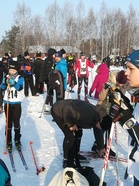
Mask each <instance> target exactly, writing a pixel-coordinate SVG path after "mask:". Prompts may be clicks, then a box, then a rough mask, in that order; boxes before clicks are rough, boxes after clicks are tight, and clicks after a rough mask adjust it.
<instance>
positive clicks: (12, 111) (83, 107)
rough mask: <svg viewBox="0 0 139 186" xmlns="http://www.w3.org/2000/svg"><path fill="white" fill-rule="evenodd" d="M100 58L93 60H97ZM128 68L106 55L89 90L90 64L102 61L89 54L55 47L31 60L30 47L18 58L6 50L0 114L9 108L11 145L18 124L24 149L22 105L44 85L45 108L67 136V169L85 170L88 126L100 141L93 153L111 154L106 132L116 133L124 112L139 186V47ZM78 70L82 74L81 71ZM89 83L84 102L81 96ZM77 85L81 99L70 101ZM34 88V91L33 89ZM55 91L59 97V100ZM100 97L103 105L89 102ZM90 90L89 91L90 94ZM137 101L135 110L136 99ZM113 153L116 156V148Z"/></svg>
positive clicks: (7, 132)
mask: <svg viewBox="0 0 139 186" xmlns="http://www.w3.org/2000/svg"><path fill="white" fill-rule="evenodd" d="M95 59H96V58H93V60H95ZM126 61H127V64H126V67H127V69H126V71H124V70H114V71H111V70H110V63H108V62H109V60H108V57H107V59H103V60H102V63H101V64H100V65H98V67H97V70H96V73H97V75H96V76H95V79H94V80H93V81H92V86H91V88H90V90H89V91H88V80H89V68H91V69H92V68H94V65H95V63H96V61H95V62H94V61H92V60H89V59H88V58H87V57H86V54H85V52H81V53H80V57H79V58H77V59H76V58H75V56H73V55H72V54H67V53H66V51H65V50H64V49H63V48H62V49H61V50H60V51H56V50H55V49H53V48H49V49H48V51H47V56H46V57H45V59H43V58H42V53H41V52H39V51H38V52H37V53H36V57H35V58H34V59H33V60H32V59H30V54H29V52H28V51H25V52H24V57H23V58H18V60H17V61H14V60H13V59H12V57H11V53H5V56H4V57H3V58H2V61H1V62H0V112H1V113H2V111H3V110H4V112H5V117H6V127H5V135H6V147H7V149H8V150H9V151H11V150H12V127H13V126H14V132H15V135H14V141H15V146H16V147H17V148H18V149H19V150H20V149H21V146H22V145H21V140H20V138H21V130H20V129H21V126H20V117H21V114H22V109H21V103H22V100H23V98H24V96H25V97H28V96H30V95H29V94H30V92H31V94H32V96H39V95H40V94H43V93H44V84H46V87H47V95H46V98H45V107H44V112H47V113H49V114H51V115H52V118H53V121H55V122H56V124H57V125H58V126H59V128H60V129H61V130H62V132H63V134H64V140H63V167H64V168H65V167H73V168H79V167H81V165H80V159H81V158H84V157H82V156H81V155H80V153H79V152H80V143H81V138H82V134H83V130H82V129H87V128H93V131H94V137H95V142H94V144H93V146H92V151H95V152H97V153H98V154H99V155H100V157H104V156H105V149H106V145H107V144H106V140H107V139H105V140H104V133H105V132H106V131H108V136H109V133H110V129H111V125H112V122H113V121H115V118H117V116H118V120H119V123H120V124H121V126H122V127H123V128H124V129H126V130H127V131H128V133H129V138H130V140H129V156H128V162H129V163H128V171H127V173H128V174H131V175H133V176H134V186H137V185H138V184H139V174H138V171H137V168H138V165H139V158H138V157H139V156H138V151H139V148H138V145H139V132H138V131H139V129H138V126H139V125H138V122H139V114H138V113H139V110H138V109H139V107H138V100H139V98H138V97H139V82H138V81H137V79H138V78H139V62H138V61H139V50H137V51H134V52H132V53H131V54H129V55H128V57H127V58H126ZM76 74H77V75H76ZM83 84H84V100H81V97H80V94H81V89H82V85H83ZM67 85H68V86H69V88H70V89H69V91H70V92H74V90H73V88H74V86H75V85H77V86H78V87H77V99H74V100H73V99H65V91H66V90H67ZM29 88H30V91H29ZM54 91H55V92H56V101H55V102H54V98H53V97H54ZM126 91H128V92H129V93H131V97H132V99H131V100H130V99H128V98H127V97H126V96H125V93H126ZM93 93H94V98H96V99H97V100H98V101H97V104H96V105H92V104H91V103H89V100H88V96H90V97H92V94H93ZM88 94H89V95H88ZM133 100H135V105H136V106H135V110H134V111H133V107H132V106H131V101H133ZM110 153H111V154H112V155H113V156H116V154H115V152H113V151H112V150H111V151H110Z"/></svg>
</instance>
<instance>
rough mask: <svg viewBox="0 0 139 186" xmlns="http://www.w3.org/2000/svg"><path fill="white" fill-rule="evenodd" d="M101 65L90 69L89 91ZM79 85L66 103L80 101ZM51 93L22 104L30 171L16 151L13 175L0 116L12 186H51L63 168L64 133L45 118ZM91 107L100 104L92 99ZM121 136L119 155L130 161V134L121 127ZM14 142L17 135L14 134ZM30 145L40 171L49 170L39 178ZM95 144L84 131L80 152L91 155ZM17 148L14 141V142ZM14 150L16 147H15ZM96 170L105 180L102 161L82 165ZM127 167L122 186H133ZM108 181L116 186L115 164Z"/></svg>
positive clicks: (1, 145)
mask: <svg viewBox="0 0 139 186" xmlns="http://www.w3.org/2000/svg"><path fill="white" fill-rule="evenodd" d="M96 68H97V65H95V68H94V69H90V76H89V89H90V87H91V84H92V81H93V79H94V77H95V75H96V72H95V70H96ZM117 68H119V69H122V67H113V66H111V67H110V70H113V69H117ZM76 90H77V85H76V86H75V87H74V91H75V93H70V92H68V91H66V95H65V99H68V98H72V99H76V98H77V91H76ZM46 94H47V90H46V91H45V92H44V94H42V95H39V96H38V97H33V96H31V93H30V95H29V97H25V98H24V100H23V102H22V117H21V134H22V138H21V142H22V151H23V154H24V157H25V160H26V162H27V165H28V170H25V168H24V166H23V164H22V162H21V159H20V157H19V155H18V152H17V150H16V149H15V147H13V156H14V161H15V166H16V172H13V170H12V167H11V164H10V160H9V157H8V154H4V152H5V114H4V113H2V114H1V115H0V122H1V125H0V153H1V155H0V158H1V159H2V160H4V162H5V163H6V165H7V167H8V169H9V171H10V174H11V179H12V181H11V183H12V185H13V186H48V185H49V183H50V181H51V180H52V178H53V177H54V176H55V174H56V173H57V172H58V171H60V170H61V169H63V168H62V143H63V133H62V132H61V130H60V129H59V127H58V126H57V124H56V123H55V122H53V121H52V117H51V115H44V114H41V111H42V108H43V105H44V101H45V98H46ZM54 97H55V95H54ZM81 99H84V86H83V87H82V92H81ZM89 101H90V102H91V103H93V104H96V103H97V100H95V99H90V100H89ZM117 131H118V132H117V133H118V134H117V135H118V155H119V157H125V158H127V149H128V146H127V136H128V135H127V133H126V131H125V130H124V129H122V128H121V127H120V126H119V125H117ZM13 138H14V131H13ZM30 142H32V148H33V152H34V155H35V160H36V163H37V166H38V169H40V168H42V167H45V170H44V171H43V172H40V173H39V175H37V174H36V166H35V164H34V159H33V156H32V151H31V147H30ZM93 142H94V135H93V130H92V129H85V130H84V131H83V137H82V142H81V148H80V150H87V151H90V150H91V147H92V145H93ZM13 144H14V141H13ZM13 146H14V145H13ZM112 149H113V150H114V151H115V140H114V139H113V141H112ZM82 165H87V166H91V167H94V171H95V173H96V174H97V175H98V176H99V177H101V172H102V165H103V160H102V159H92V160H91V161H90V163H88V164H82ZM126 166H127V163H121V162H119V178H120V180H121V182H122V185H126V186H131V185H133V183H132V177H131V176H130V177H128V179H127V180H124V174H125V170H126ZM104 181H105V182H106V183H107V185H108V186H114V185H116V164H115V162H110V161H109V162H108V167H107V170H106V174H105V178H104Z"/></svg>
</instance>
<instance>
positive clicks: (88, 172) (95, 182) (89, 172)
mask: <svg viewBox="0 0 139 186" xmlns="http://www.w3.org/2000/svg"><path fill="white" fill-rule="evenodd" d="M79 172H80V174H82V175H83V176H84V177H85V178H86V179H87V180H88V182H89V186H99V182H100V178H99V177H98V176H97V175H96V173H95V172H94V170H93V168H92V167H87V166H84V167H82V168H81V169H79ZM103 186H106V183H105V182H103Z"/></svg>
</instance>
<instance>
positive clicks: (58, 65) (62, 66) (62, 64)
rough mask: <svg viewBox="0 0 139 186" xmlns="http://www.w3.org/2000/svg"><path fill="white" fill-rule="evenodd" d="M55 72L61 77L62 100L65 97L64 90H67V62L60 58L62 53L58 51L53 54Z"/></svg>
mask: <svg viewBox="0 0 139 186" xmlns="http://www.w3.org/2000/svg"><path fill="white" fill-rule="evenodd" d="M55 70H58V71H59V72H60V73H61V74H62V77H63V85H64V86H63V87H64V89H63V99H64V97H65V90H66V89H67V62H66V60H65V59H64V58H62V53H61V52H60V51H58V52H56V53H55Z"/></svg>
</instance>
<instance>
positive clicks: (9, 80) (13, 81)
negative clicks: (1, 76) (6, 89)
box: [6, 78, 15, 87]
mask: <svg viewBox="0 0 139 186" xmlns="http://www.w3.org/2000/svg"><path fill="white" fill-rule="evenodd" d="M6 83H7V84H8V83H9V84H10V87H12V86H14V85H15V80H14V79H12V78H10V79H7V80H6Z"/></svg>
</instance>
